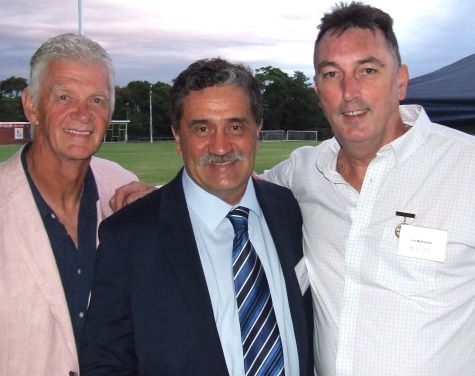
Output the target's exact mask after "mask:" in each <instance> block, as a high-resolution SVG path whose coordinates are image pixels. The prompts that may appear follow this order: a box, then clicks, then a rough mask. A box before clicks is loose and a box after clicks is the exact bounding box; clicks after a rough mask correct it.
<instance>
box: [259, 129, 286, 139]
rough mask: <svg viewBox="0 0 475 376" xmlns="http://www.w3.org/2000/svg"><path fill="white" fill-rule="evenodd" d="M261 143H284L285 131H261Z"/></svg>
mask: <svg viewBox="0 0 475 376" xmlns="http://www.w3.org/2000/svg"><path fill="white" fill-rule="evenodd" d="M259 138H260V140H261V141H284V140H285V131H284V130H282V129H272V130H265V131H261V132H260V134H259Z"/></svg>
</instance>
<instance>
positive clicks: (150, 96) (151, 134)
mask: <svg viewBox="0 0 475 376" xmlns="http://www.w3.org/2000/svg"><path fill="white" fill-rule="evenodd" d="M148 99H149V102H150V143H153V129H152V85H150V92H149V98H148Z"/></svg>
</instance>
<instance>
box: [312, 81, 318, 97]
mask: <svg viewBox="0 0 475 376" xmlns="http://www.w3.org/2000/svg"><path fill="white" fill-rule="evenodd" d="M313 90H315V94H317V97H318V85H317V81H314V82H313Z"/></svg>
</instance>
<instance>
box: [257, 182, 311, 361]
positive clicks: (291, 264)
mask: <svg viewBox="0 0 475 376" xmlns="http://www.w3.org/2000/svg"><path fill="white" fill-rule="evenodd" d="M268 185H269V183H267V182H260V181H254V187H255V191H256V196H257V199H258V201H259V205H260V206H261V209H262V212H263V213H264V217H265V219H266V222H267V226H268V227H269V231H270V233H271V235H272V239H273V240H274V244H275V248H276V250H277V254H278V256H279V261H280V265H281V268H282V273H283V275H284V279H285V286H286V289H287V298H288V301H289V308H290V314H291V316H292V323H293V326H294V334H295V339H296V343H297V349H298V354H299V363H300V370H303V369H306V364H305V360H304V354H306V351H305V347H306V341H305V338H307V337H308V333H306V331H307V327H306V325H305V322H306V319H305V313H304V311H303V304H302V294H301V292H300V287H299V284H298V281H297V276H296V274H295V269H294V268H295V266H296V265H297V263H298V261H299V259H298V260H296V259H295V258H296V257H299V258H301V257H302V256H303V255H294V254H293V253H292V252H293V247H294V246H293V245H292V240H291V239H290V238H289V232H288V231H282V229H283V228H286V227H288V226H289V224H288V223H287V222H286V221H287V220H288V215H287V213H286V210H285V208H284V207H283V206H281V205H276V202H275V199H269V197H270V198H272V197H275V195H274V194H273V192H272V191H269V189H267V187H268ZM274 193H275V192H274Z"/></svg>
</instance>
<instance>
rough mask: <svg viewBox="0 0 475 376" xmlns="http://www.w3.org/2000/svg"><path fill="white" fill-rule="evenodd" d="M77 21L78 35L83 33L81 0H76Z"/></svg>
mask: <svg viewBox="0 0 475 376" xmlns="http://www.w3.org/2000/svg"><path fill="white" fill-rule="evenodd" d="M78 23H79V35H84V30H83V28H82V0H78Z"/></svg>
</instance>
